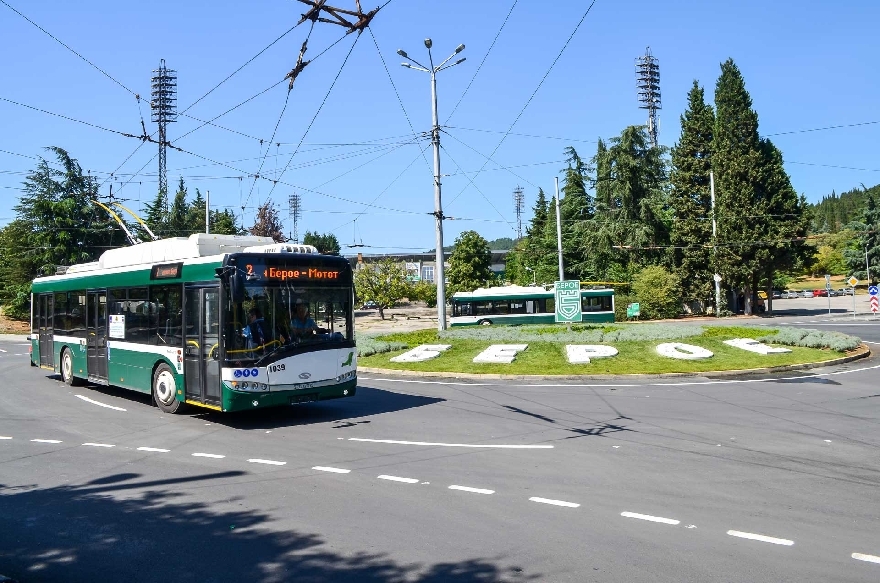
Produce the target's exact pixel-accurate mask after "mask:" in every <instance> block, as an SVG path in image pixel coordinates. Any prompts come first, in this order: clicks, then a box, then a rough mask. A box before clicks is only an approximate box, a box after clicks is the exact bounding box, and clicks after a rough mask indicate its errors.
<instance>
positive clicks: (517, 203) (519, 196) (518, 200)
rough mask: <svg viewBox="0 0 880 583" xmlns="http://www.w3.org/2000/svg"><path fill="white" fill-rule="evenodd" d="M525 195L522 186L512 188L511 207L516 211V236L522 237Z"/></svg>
mask: <svg viewBox="0 0 880 583" xmlns="http://www.w3.org/2000/svg"><path fill="white" fill-rule="evenodd" d="M524 202H525V195H524V194H523V189H522V186H519V185H517V187H516V188H514V189H513V208H514V210H515V211H516V238H517V239H522V211H523V203H524Z"/></svg>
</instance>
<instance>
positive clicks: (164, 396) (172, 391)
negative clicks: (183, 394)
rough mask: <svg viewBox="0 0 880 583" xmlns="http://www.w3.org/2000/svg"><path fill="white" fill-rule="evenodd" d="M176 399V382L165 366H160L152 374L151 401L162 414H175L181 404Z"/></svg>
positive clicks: (168, 368) (169, 369)
mask: <svg viewBox="0 0 880 583" xmlns="http://www.w3.org/2000/svg"><path fill="white" fill-rule="evenodd" d="M176 397H177V382H176V381H175V378H174V372H173V371H172V370H171V367H170V366H168V365H167V364H164V363H163V364H160V365H159V366H157V367H156V372H155V373H153V400H154V401H156V405H157V406H158V407H159V409H161V410H162V411H163V412H164V413H177V411H178V410H179V409H180V406H181V402H180V401H178V400H177V399H176Z"/></svg>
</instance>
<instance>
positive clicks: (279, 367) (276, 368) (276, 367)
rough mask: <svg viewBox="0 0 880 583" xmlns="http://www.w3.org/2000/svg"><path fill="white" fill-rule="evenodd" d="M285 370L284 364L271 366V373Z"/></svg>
mask: <svg viewBox="0 0 880 583" xmlns="http://www.w3.org/2000/svg"><path fill="white" fill-rule="evenodd" d="M282 370H284V365H283V364H273V365H270V366H269V372H280V371H282Z"/></svg>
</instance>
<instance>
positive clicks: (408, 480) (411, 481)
mask: <svg viewBox="0 0 880 583" xmlns="http://www.w3.org/2000/svg"><path fill="white" fill-rule="evenodd" d="M378 478H379V479H380V480H391V481H392V482H403V483H404V484H418V483H419V481H418V480H416V479H415V478H400V477H398V476H386V475H384V474H383V475H381V476H378Z"/></svg>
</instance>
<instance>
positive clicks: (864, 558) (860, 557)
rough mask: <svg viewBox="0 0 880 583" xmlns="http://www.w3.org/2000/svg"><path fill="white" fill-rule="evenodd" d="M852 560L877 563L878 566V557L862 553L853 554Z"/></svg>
mask: <svg viewBox="0 0 880 583" xmlns="http://www.w3.org/2000/svg"><path fill="white" fill-rule="evenodd" d="M852 558H854V559H855V560H857V561H865V562H866V563H877V564H878V565H880V557H875V556H874V555H865V554H863V553H853V554H852Z"/></svg>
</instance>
